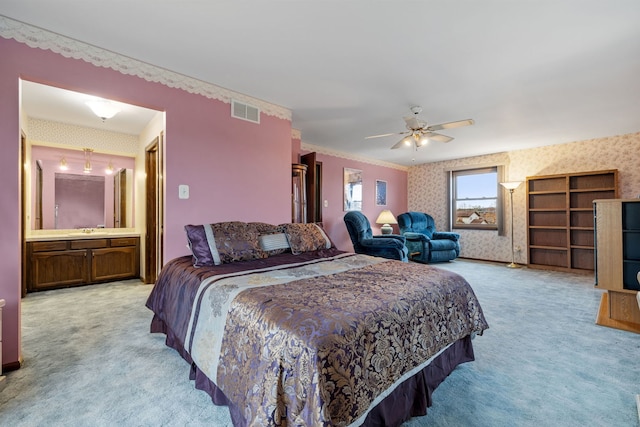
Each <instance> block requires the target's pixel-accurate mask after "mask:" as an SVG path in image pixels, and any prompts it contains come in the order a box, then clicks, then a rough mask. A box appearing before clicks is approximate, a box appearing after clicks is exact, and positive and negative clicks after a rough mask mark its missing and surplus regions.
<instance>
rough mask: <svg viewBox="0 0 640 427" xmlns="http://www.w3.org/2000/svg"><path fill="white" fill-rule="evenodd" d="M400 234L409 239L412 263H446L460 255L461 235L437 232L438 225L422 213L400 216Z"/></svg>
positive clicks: (408, 213) (409, 213)
mask: <svg viewBox="0 0 640 427" xmlns="http://www.w3.org/2000/svg"><path fill="white" fill-rule="evenodd" d="M398 226H399V227H400V234H402V235H403V236H404V237H406V238H407V243H406V245H407V248H408V249H409V254H410V258H411V260H412V261H418V262H423V263H431V262H445V261H451V260H453V259H456V258H457V257H458V255H460V235H459V234H458V233H452V232H449V231H436V223H435V221H434V220H433V218H432V217H431V215H427V214H426V213H422V212H405V213H403V214H400V215H398Z"/></svg>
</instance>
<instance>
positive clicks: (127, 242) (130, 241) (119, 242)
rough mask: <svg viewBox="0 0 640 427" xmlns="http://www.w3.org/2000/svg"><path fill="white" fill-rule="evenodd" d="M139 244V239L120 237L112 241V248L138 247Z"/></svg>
mask: <svg viewBox="0 0 640 427" xmlns="http://www.w3.org/2000/svg"><path fill="white" fill-rule="evenodd" d="M137 244H138V238H137V237H119V238H117V239H111V247H112V248H115V247H120V246H136V245H137Z"/></svg>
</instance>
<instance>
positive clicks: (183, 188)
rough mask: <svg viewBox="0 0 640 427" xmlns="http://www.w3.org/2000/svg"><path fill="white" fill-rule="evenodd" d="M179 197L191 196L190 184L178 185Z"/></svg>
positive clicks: (186, 197)
mask: <svg viewBox="0 0 640 427" xmlns="http://www.w3.org/2000/svg"><path fill="white" fill-rule="evenodd" d="M178 198H179V199H188V198H189V186H188V185H185V184H181V185H178Z"/></svg>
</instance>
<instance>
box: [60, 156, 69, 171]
mask: <svg viewBox="0 0 640 427" xmlns="http://www.w3.org/2000/svg"><path fill="white" fill-rule="evenodd" d="M59 168H60V170H61V171H66V170H69V166H68V165H67V159H65V158H64V157H63V158H62V159H60V166H59Z"/></svg>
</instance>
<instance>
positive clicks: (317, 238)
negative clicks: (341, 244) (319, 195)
mask: <svg viewBox="0 0 640 427" xmlns="http://www.w3.org/2000/svg"><path fill="white" fill-rule="evenodd" d="M279 227H280V228H281V229H282V231H283V232H284V234H285V235H286V236H287V241H288V242H289V246H290V247H291V253H293V254H294V255H299V254H301V253H303V252H309V251H317V250H320V249H329V248H331V247H333V242H332V241H331V239H329V236H327V234H326V233H325V232H324V230H323V229H322V228H321V227H320V226H319V225H317V224H313V223H310V224H302V223H293V224H280V225H279Z"/></svg>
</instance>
